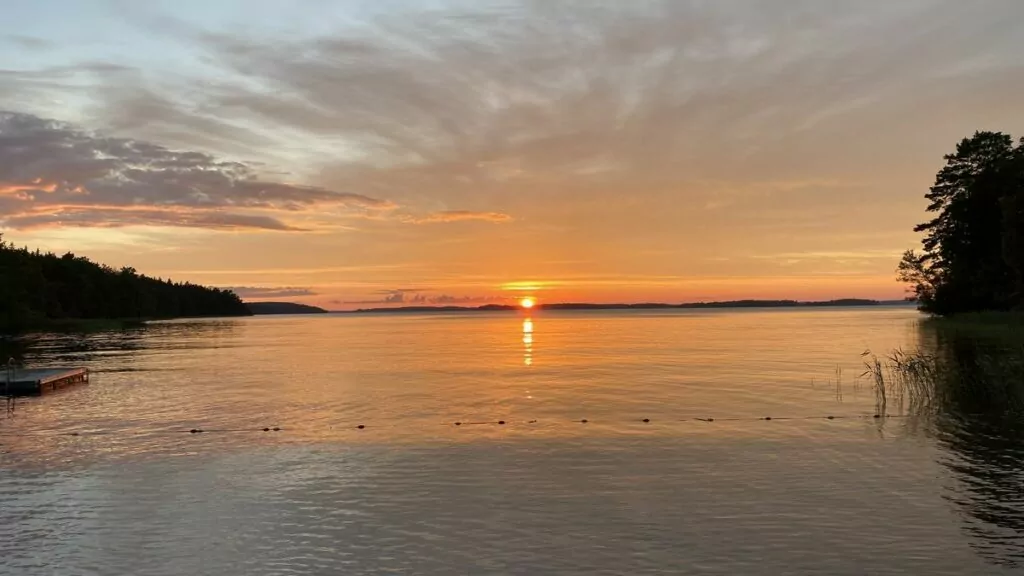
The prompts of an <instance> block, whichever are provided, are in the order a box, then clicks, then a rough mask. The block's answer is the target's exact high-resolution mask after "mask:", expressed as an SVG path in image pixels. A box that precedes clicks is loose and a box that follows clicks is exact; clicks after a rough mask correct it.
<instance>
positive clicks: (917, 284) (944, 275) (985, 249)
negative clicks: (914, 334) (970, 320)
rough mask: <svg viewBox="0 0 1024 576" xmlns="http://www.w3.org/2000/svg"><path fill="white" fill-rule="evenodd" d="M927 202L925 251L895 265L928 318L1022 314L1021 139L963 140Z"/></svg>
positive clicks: (996, 135)
mask: <svg viewBox="0 0 1024 576" xmlns="http://www.w3.org/2000/svg"><path fill="white" fill-rule="evenodd" d="M945 160H946V164H945V166H943V168H942V169H941V170H940V171H939V173H938V175H937V176H936V178H935V184H934V185H933V186H932V187H931V189H930V190H929V191H928V193H927V194H925V198H926V199H927V200H928V201H929V204H928V207H927V211H928V212H930V213H932V214H933V215H934V216H933V217H932V219H931V220H929V221H927V222H924V223H922V224H920V225H918V226H917V227H916V228H915V231H916V232H921V233H923V234H924V236H923V238H922V249H921V250H920V251H914V250H910V251H907V252H906V253H905V254H904V255H903V260H902V261H901V262H900V264H899V268H898V274H899V278H900V280H902V281H903V282H906V283H908V284H909V285H910V286H911V289H912V291H913V293H914V295H915V297H916V298H917V301H918V302H919V304H920V307H921V309H922V310H923V311H925V312H930V313H933V314H937V315H940V316H948V315H952V314H961V313H965V312H988V311H1008V310H1019V309H1021V308H1022V306H1024V234H1022V232H1024V139H1022V140H1021V141H1020V142H1019V143H1017V145H1014V140H1013V138H1012V137H1011V136H1009V135H1007V134H1003V133H1000V132H976V133H975V134H974V136H972V137H970V138H965V139H964V140H962V141H961V142H960V143H959V144H958V145H957V147H956V151H955V152H954V153H952V154H948V155H946V157H945Z"/></svg>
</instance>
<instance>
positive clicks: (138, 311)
mask: <svg viewBox="0 0 1024 576" xmlns="http://www.w3.org/2000/svg"><path fill="white" fill-rule="evenodd" d="M249 314H250V311H249V309H248V308H247V307H246V305H245V304H244V303H243V302H242V300H241V299H240V298H239V297H238V296H237V295H236V294H235V293H234V292H231V291H229V290H221V289H218V288H208V287H205V286H199V285H196V284H191V283H187V282H172V281H171V280H164V279H160V278H151V277H149V276H145V275H142V274H139V273H138V272H137V271H136V270H135V269H134V268H130V267H125V268H121V269H120V270H116V269H114V268H111V267H109V266H104V265H102V264H97V263H95V262H92V261H91V260H89V259H88V258H85V257H82V256H75V255H74V254H71V253H67V254H64V255H63V256H58V255H56V254H52V253H43V252H40V251H38V250H36V251H30V250H29V249H27V248H18V247H15V246H13V245H11V244H10V243H8V242H5V241H4V239H3V237H2V236H0V334H11V333H16V332H19V331H22V330H27V329H31V328H41V327H46V326H49V325H54V324H59V323H63V322H75V321H88V320H99V319H120V320H151V319H159V318H182V317H200V316H246V315H249Z"/></svg>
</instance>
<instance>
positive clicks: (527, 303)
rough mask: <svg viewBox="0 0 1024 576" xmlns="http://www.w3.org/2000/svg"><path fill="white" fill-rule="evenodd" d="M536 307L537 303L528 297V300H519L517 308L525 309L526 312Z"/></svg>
mask: <svg viewBox="0 0 1024 576" xmlns="http://www.w3.org/2000/svg"><path fill="white" fill-rule="evenodd" d="M536 305H537V301H536V300H534V299H533V298H529V297H528V298H523V299H521V300H519V306H520V307H521V308H525V309H526V310H529V309H530V308H533V307H534V306H536Z"/></svg>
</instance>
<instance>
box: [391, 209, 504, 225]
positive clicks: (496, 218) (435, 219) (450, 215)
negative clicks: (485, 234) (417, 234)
mask: <svg viewBox="0 0 1024 576" xmlns="http://www.w3.org/2000/svg"><path fill="white" fill-rule="evenodd" d="M469 220H480V221H484V222H496V223H501V222H511V221H512V217H511V216H509V215H508V214H502V213H501V212H473V211H469V210H445V211H442V212H432V213H430V214H426V215H423V216H410V217H408V218H406V221H408V222H413V223H415V224H437V223H442V222H465V221H469Z"/></svg>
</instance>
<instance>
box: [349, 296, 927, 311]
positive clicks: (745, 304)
mask: <svg viewBox="0 0 1024 576" xmlns="http://www.w3.org/2000/svg"><path fill="white" fill-rule="evenodd" d="M895 304H908V302H907V301H905V300H887V301H881V300H865V299H861V298H843V299H839V300H826V301H820V302H800V301H797V300H729V301H724V302H687V303H683V304H665V303H658V302H648V303H641V304H590V303H576V302H562V303H554V304H538V305H537V307H536V308H535V310H680V309H701V308H825V307H843V306H883V305H895ZM519 309H520V307H519V306H515V305H511V304H486V305H484V306H399V307H395V308H360V309H358V310H350V311H348V312H347V313H349V314H367V313H386V312H392V313H394V312H406V313H409V312H503V311H513V310H519Z"/></svg>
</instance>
